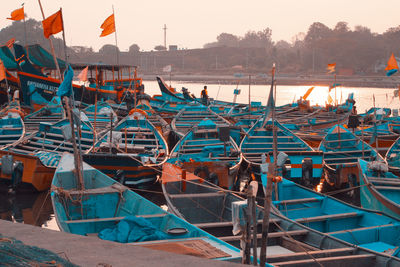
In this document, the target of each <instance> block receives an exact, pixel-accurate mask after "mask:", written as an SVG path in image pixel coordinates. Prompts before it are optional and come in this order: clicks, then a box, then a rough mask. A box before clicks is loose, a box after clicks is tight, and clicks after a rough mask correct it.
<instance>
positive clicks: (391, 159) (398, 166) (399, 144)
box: [386, 138, 400, 175]
mask: <svg viewBox="0 0 400 267" xmlns="http://www.w3.org/2000/svg"><path fill="white" fill-rule="evenodd" d="M386 161H387V163H388V164H389V170H390V171H391V172H393V173H395V174H396V175H400V138H397V140H396V142H394V143H393V145H392V146H391V147H390V148H389V150H388V151H387V153H386Z"/></svg>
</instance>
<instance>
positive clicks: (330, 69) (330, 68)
mask: <svg viewBox="0 0 400 267" xmlns="http://www.w3.org/2000/svg"><path fill="white" fill-rule="evenodd" d="M335 68H336V63H331V64H328V66H327V67H326V70H327V71H328V73H334V72H335Z"/></svg>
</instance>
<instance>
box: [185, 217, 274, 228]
mask: <svg viewBox="0 0 400 267" xmlns="http://www.w3.org/2000/svg"><path fill="white" fill-rule="evenodd" d="M262 222H263V220H257V224H262ZM279 222H280V219H269V223H279ZM193 225H194V226H196V227H198V228H202V229H205V228H222V227H229V226H233V223H232V221H227V222H209V223H195V224H193Z"/></svg>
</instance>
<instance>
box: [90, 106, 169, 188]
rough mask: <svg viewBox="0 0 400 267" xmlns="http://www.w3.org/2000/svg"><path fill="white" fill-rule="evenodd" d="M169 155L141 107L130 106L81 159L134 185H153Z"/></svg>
mask: <svg viewBox="0 0 400 267" xmlns="http://www.w3.org/2000/svg"><path fill="white" fill-rule="evenodd" d="M168 154H169V150H168V146H167V142H166V140H165V139H164V137H163V136H162V134H161V133H160V132H159V131H158V130H157V129H156V127H155V126H154V125H153V124H152V123H151V122H150V121H149V120H148V119H147V113H146V112H145V111H143V110H139V109H133V110H131V114H130V115H128V116H127V117H126V118H125V119H123V120H122V121H121V122H120V123H119V124H118V125H117V126H116V127H115V128H113V127H112V128H111V129H109V130H108V132H107V134H106V135H105V136H104V137H103V138H100V139H99V141H98V142H97V143H96V144H95V145H94V146H93V147H92V148H91V149H90V150H88V151H87V152H86V153H85V154H83V155H82V156H83V160H84V161H85V162H86V163H88V164H90V165H92V166H93V167H95V168H96V169H98V170H100V171H102V172H103V173H105V174H107V175H108V176H110V177H112V178H114V179H117V180H118V181H119V182H121V183H122V184H125V185H128V186H133V187H145V186H149V185H152V184H153V183H154V182H155V181H156V179H157V175H159V174H160V172H161V166H162V164H163V163H164V162H165V161H166V160H167V156H168Z"/></svg>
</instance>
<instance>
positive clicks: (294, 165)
mask: <svg viewBox="0 0 400 267" xmlns="http://www.w3.org/2000/svg"><path fill="white" fill-rule="evenodd" d="M291 167H292V168H294V169H297V168H301V167H302V166H301V164H291ZM313 168H314V169H321V168H322V164H313Z"/></svg>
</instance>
